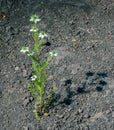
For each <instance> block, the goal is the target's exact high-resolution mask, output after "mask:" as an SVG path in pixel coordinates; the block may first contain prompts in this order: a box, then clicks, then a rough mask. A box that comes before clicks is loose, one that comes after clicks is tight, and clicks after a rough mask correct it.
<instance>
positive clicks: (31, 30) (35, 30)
mask: <svg viewBox="0 0 114 130" xmlns="http://www.w3.org/2000/svg"><path fill="white" fill-rule="evenodd" d="M37 31H38V29H34V28H31V29H30V32H37Z"/></svg>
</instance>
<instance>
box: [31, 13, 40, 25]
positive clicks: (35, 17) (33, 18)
mask: <svg viewBox="0 0 114 130" xmlns="http://www.w3.org/2000/svg"><path fill="white" fill-rule="evenodd" d="M40 20H41V19H39V17H38V16H37V15H32V16H31V18H30V21H31V22H34V23H35V24H36V23H37V22H39V21H40Z"/></svg>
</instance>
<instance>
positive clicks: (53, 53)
mask: <svg viewBox="0 0 114 130" xmlns="http://www.w3.org/2000/svg"><path fill="white" fill-rule="evenodd" d="M49 54H50V56H52V57H53V56H57V55H58V54H57V52H56V51H55V50H53V51H51V52H50V53H49Z"/></svg>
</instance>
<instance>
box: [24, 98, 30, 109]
mask: <svg viewBox="0 0 114 130" xmlns="http://www.w3.org/2000/svg"><path fill="white" fill-rule="evenodd" d="M29 103H30V99H29V98H27V99H25V100H24V102H23V105H24V107H26V106H27V105H28V104H29Z"/></svg>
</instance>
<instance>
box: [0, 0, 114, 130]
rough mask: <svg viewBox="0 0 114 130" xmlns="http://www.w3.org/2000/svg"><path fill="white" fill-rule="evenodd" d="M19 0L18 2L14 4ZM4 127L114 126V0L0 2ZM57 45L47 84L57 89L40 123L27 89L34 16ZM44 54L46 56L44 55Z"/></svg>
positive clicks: (87, 129)
mask: <svg viewBox="0 0 114 130" xmlns="http://www.w3.org/2000/svg"><path fill="white" fill-rule="evenodd" d="M13 2H14V3H13ZM0 4H1V8H0V13H1V15H0V130H114V16H113V15H114V1H113V0H69V1H67V0H48V1H47V0H32V1H30V0H26V1H23V0H20V1H16V2H15V1H11V0H7V1H6V4H5V3H3V1H2V0H1V1H0ZM34 13H35V14H38V15H39V16H40V18H41V19H42V20H41V21H40V23H38V26H39V29H40V30H44V31H45V32H46V33H47V34H48V40H47V41H46V42H48V43H49V44H46V46H45V47H44V51H43V55H44V56H45V55H46V54H47V53H48V52H49V51H50V50H52V49H55V50H56V51H57V52H58V56H57V57H55V58H54V59H53V60H52V62H51V64H50V65H49V66H48V68H47V74H48V78H47V82H46V87H47V88H48V89H50V88H51V87H55V89H56V92H55V95H54V102H53V104H52V105H51V106H50V108H49V110H48V112H49V116H43V117H42V118H41V120H40V121H37V120H36V119H35V117H34V114H33V112H32V111H33V104H34V97H33V95H31V94H30V92H29V91H28V89H27V85H28V83H29V82H30V77H31V75H32V67H31V59H30V58H29V57H27V56H26V55H23V54H21V53H20V49H21V46H23V45H26V46H29V47H31V46H32V45H33V42H32V39H31V34H30V32H29V30H30V28H31V23H30V22H29V18H30V16H31V15H32V14H34ZM43 55H42V56H43Z"/></svg>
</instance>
